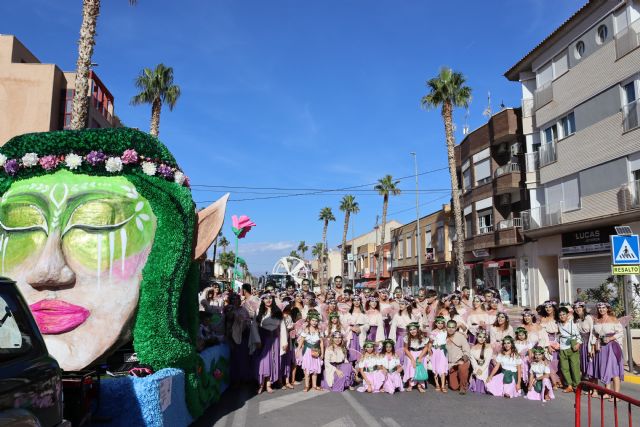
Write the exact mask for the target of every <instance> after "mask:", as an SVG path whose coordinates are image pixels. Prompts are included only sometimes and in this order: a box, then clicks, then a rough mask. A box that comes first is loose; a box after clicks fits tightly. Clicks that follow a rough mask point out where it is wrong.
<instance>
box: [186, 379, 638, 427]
mask: <svg viewBox="0 0 640 427" xmlns="http://www.w3.org/2000/svg"><path fill="white" fill-rule="evenodd" d="M622 392H623V393H626V394H629V395H631V396H633V397H634V398H636V399H640V386H639V385H633V384H624V385H623V389H622ZM574 399H575V395H574V394H564V393H562V392H561V391H560V390H558V391H556V399H555V400H553V401H551V402H548V403H542V402H533V401H529V400H526V399H522V398H517V399H509V400H507V399H504V398H499V397H493V396H488V395H476V394H473V393H470V394H467V395H465V396H460V395H459V394H458V393H455V392H452V391H449V393H447V394H442V393H437V392H435V391H434V389H433V387H430V389H429V390H427V392H426V393H424V394H420V393H418V392H417V391H412V392H410V393H396V394H395V395H393V396H390V395H387V394H373V395H372V394H366V393H358V392H344V393H330V392H309V393H305V392H303V391H302V386H301V385H298V386H297V387H296V389H294V390H286V391H282V390H275V391H274V393H273V394H267V393H263V394H261V395H259V396H258V395H255V390H254V389H253V388H251V389H249V388H240V389H230V390H228V391H227V392H226V393H225V394H224V395H223V397H222V399H221V401H220V402H218V403H217V404H216V405H215V406H213V407H211V408H209V410H208V411H207V412H206V413H205V414H204V415H203V416H202V417H201V418H200V419H199V420H198V421H197V422H196V423H194V424H193V425H194V426H195V427H209V426H216V427H244V426H260V427H271V426H273V427H287V426H304V427H312V426H313V427H315V426H318V427H320V426H321V427H342V426H345V427H353V426H369V427H398V426H402V427H409V426H423V425H426V424H430V425H436V426H455V427H464V426H473V427H481V426H491V427H499V426H500V427H502V426H505V427H520V426H536V427H539V426H573V425H574ZM587 400H588V398H587V396H583V397H582V404H583V405H584V406H585V407H586V405H587ZM592 405H593V409H592V410H593V412H592V414H593V416H594V420H596V421H597V422H596V423H597V425H600V412H599V408H600V400H599V399H592ZM612 410H613V403H609V402H605V425H607V426H613V425H614V422H613V418H612V414H613V412H612ZM626 411H627V406H626V404H625V405H622V404H619V405H618V414H619V417H620V420H621V424H620V425H622V426H626V425H627V418H626V417H627V412H626ZM633 416H634V420H633V424H632V425H635V426H640V408H635V409H633ZM584 419H585V423H584V424H583V425H587V424H586V415H585V417H584Z"/></svg>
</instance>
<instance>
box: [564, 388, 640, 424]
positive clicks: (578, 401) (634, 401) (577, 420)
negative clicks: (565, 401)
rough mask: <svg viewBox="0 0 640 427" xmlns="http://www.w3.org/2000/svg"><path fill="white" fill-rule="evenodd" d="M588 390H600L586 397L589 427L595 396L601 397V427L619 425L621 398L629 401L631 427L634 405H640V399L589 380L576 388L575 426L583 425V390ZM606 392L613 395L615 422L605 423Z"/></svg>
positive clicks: (628, 411) (628, 410) (628, 409)
mask: <svg viewBox="0 0 640 427" xmlns="http://www.w3.org/2000/svg"><path fill="white" fill-rule="evenodd" d="M583 390H586V391H597V392H599V393H598V395H597V396H591V395H590V394H589V395H586V396H585V397H586V398H587V409H588V411H589V412H588V413H587V421H588V424H587V427H591V419H592V416H591V406H592V405H591V401H592V400H593V399H594V398H600V427H605V426H611V425H613V426H615V427H618V401H619V400H621V401H623V402H626V403H627V413H628V417H629V427H632V426H633V414H632V412H631V409H632V407H633V406H635V407H636V408H638V407H640V400H637V399H634V398H633V397H631V396H627V395H626V394H622V393H617V392H615V391H613V390H609V389H608V388H605V387H602V386H600V385H598V384H594V383H591V382H588V381H582V382H581V383H580V384H579V385H578V387H577V388H576V402H575V411H576V412H575V426H576V427H581V426H582V424H581V423H582V412H581V411H582V405H581V403H582V396H583V395H582V391H583ZM604 394H607V395H609V396H611V397H613V402H612V403H613V419H614V424H605V400H604V398H603V397H602V396H603V395H604Z"/></svg>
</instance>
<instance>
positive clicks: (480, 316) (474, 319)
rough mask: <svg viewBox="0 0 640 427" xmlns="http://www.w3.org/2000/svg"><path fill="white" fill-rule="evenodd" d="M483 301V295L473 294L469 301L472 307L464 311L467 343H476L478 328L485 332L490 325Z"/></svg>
mask: <svg viewBox="0 0 640 427" xmlns="http://www.w3.org/2000/svg"><path fill="white" fill-rule="evenodd" d="M483 301H484V297H483V296H482V295H474V297H473V300H472V302H471V304H472V308H471V309H470V310H467V312H466V313H465V323H466V324H467V328H468V330H467V336H468V338H469V344H475V343H476V336H477V335H478V331H479V330H480V329H482V330H484V331H485V332H486V331H487V330H488V329H489V326H490V323H489V316H487V312H486V311H485V309H484V305H483ZM485 338H486V337H485Z"/></svg>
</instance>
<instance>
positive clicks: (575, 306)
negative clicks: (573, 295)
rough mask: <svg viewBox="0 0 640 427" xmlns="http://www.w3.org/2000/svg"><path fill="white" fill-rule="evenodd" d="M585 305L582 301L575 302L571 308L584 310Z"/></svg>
mask: <svg viewBox="0 0 640 427" xmlns="http://www.w3.org/2000/svg"><path fill="white" fill-rule="evenodd" d="M586 306H587V305H586V304H585V303H584V302H583V301H576V302H574V303H573V308H579V307H580V308H585V307H586Z"/></svg>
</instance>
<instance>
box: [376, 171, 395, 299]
mask: <svg viewBox="0 0 640 427" xmlns="http://www.w3.org/2000/svg"><path fill="white" fill-rule="evenodd" d="M398 184H400V181H394V180H393V177H392V176H391V175H385V176H384V177H383V178H380V179H379V180H378V183H377V184H376V185H375V187H373V189H374V190H376V191H377V192H378V194H380V195H381V196H382V229H381V230H380V246H378V259H377V260H376V288H377V287H380V273H381V267H382V245H384V229H385V228H386V226H387V207H388V206H389V196H397V195H399V194H400V193H401V192H402V191H401V190H400V189H399V188H398Z"/></svg>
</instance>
